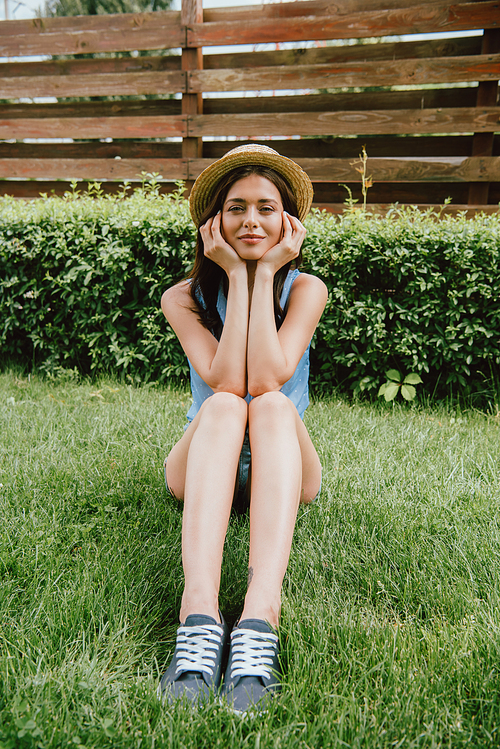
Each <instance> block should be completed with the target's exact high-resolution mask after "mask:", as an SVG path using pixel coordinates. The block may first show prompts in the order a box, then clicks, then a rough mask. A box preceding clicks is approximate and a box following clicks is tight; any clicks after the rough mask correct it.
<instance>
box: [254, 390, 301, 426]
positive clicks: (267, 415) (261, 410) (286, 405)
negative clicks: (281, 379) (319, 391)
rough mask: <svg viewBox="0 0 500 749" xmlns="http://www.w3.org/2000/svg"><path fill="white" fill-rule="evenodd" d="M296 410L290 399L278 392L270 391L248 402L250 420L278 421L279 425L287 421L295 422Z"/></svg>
mask: <svg viewBox="0 0 500 749" xmlns="http://www.w3.org/2000/svg"><path fill="white" fill-rule="evenodd" d="M296 413H297V411H296V408H295V406H294V405H293V403H292V401H291V400H290V398H288V397H287V396H286V395H284V394H283V393H282V392H281V391H280V390H271V391H269V392H268V393H263V394H262V395H257V396H256V397H255V398H253V399H252V400H251V402H250V406H249V418H250V420H256V419H264V420H266V421H271V422H272V421H275V420H278V421H280V422H281V423H282V422H283V421H286V420H287V419H291V420H292V421H293V422H295V418H296Z"/></svg>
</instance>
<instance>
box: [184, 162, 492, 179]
mask: <svg viewBox="0 0 500 749" xmlns="http://www.w3.org/2000/svg"><path fill="white" fill-rule="evenodd" d="M297 162H298V163H299V164H300V166H301V167H302V168H303V169H304V170H305V171H306V172H307V174H308V175H309V177H310V178H311V180H312V181H315V182H323V181H325V182H349V181H352V180H356V179H360V177H359V173H358V172H357V169H356V168H357V167H359V166H360V164H359V162H358V161H357V160H352V161H351V160H346V159H307V158H305V159H300V158H299V159H297ZM211 163H212V162H211V160H209V159H198V160H194V159H191V160H190V161H189V163H188V174H189V177H190V178H191V179H193V178H196V177H197V176H198V174H200V173H201V172H202V171H203V169H206V168H207V167H208V166H209V165H210V164H211ZM367 168H368V172H369V174H370V175H371V176H372V177H373V180H374V181H377V182H470V181H472V180H476V181H484V182H488V181H496V180H500V157H493V156H491V157H489V158H483V159H481V158H458V157H448V158H430V157H426V158H419V159H396V158H392V159H381V158H369V159H368V167H367Z"/></svg>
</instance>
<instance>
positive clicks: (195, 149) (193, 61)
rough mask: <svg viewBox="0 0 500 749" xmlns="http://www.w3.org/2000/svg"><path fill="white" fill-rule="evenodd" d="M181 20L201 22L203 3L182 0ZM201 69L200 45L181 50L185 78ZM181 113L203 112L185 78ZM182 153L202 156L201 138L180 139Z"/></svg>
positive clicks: (186, 22)
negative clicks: (188, 88)
mask: <svg viewBox="0 0 500 749" xmlns="http://www.w3.org/2000/svg"><path fill="white" fill-rule="evenodd" d="M181 22H182V23H183V24H184V25H187V24H191V23H203V3H202V0H182V10H181ZM202 69H203V52H202V49H201V47H198V48H196V49H183V50H182V70H183V71H185V75H186V78H187V76H188V75H190V74H191V71H197V70H202ZM182 114H184V115H187V116H191V115H201V114H203V99H202V95H201V93H200V92H199V91H196V92H188V90H187V80H186V88H184V89H183V95H182ZM182 155H183V157H184V158H185V159H190V158H201V157H202V156H203V140H202V138H190V137H188V138H184V139H183V141H182ZM191 187H192V185H191V183H190V182H189V180H188V184H187V185H186V191H187V192H190V190H191Z"/></svg>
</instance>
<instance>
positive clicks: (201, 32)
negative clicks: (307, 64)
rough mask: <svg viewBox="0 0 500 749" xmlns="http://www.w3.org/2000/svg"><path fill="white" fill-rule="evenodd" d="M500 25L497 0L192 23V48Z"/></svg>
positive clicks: (387, 34) (448, 30) (442, 30)
mask: <svg viewBox="0 0 500 749" xmlns="http://www.w3.org/2000/svg"><path fill="white" fill-rule="evenodd" d="M499 23H500V6H499V4H498V0H485V1H484V2H472V3H457V4H453V5H452V4H444V3H439V4H437V3H436V4H429V5H418V6H414V7H412V8H404V9H399V8H398V9H389V10H387V9H381V10H371V11H364V12H357V13H353V14H351V15H348V16H335V15H332V16H328V15H326V16H318V15H316V16H301V17H294V18H289V17H288V18H276V19H275V21H274V22H273V23H269V21H268V19H266V18H262V17H258V16H255V17H254V18H251V19H248V20H246V21H245V23H244V24H242V23H241V20H237V21H220V22H214V23H203V24H193V25H192V26H189V27H188V29H187V40H188V45H189V46H190V47H191V46H192V47H195V46H207V47H209V46H213V45H218V46H219V45H230V44H262V43H264V42H298V41H307V40H311V39H316V40H319V39H361V38H365V37H380V36H391V35H393V36H396V35H400V34H423V33H426V34H428V33H443V32H450V31H464V30H470V29H488V28H495V27H497V26H498V25H499Z"/></svg>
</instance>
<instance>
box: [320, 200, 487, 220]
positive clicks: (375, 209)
mask: <svg viewBox="0 0 500 749" xmlns="http://www.w3.org/2000/svg"><path fill="white" fill-rule="evenodd" d="M405 205H408V204H402V207H404V206H405ZM410 205H412V206H414V207H415V208H416V209H417V210H418V211H421V212H427V211H429V210H430V211H432V212H433V213H436V214H440V215H444V216H458V215H463V214H465V216H466V218H472V217H473V216H475V215H476V214H478V213H486V214H488V215H493V214H496V213H498V206H495V205H477V206H469V205H466V204H462V205H445V206H443V205H434V204H432V203H418V204H415V203H411V204H410ZM313 208H318V209H319V210H320V211H326V212H327V213H334V214H337V215H341V214H342V213H344V212H345V211H346V210H347V209H346V205H345V203H315V202H313ZM353 210H354V211H355V212H357V211H361V210H362V206H361V205H356V206H355V207H354V209H353ZM368 210H369V211H370V213H374V214H376V215H377V216H385V215H386V214H387V213H388V212H389V211H391V212H392V211H394V203H370V204H369V206H368Z"/></svg>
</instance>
